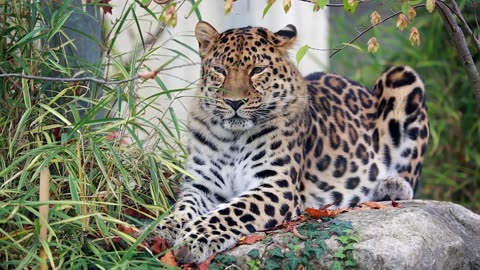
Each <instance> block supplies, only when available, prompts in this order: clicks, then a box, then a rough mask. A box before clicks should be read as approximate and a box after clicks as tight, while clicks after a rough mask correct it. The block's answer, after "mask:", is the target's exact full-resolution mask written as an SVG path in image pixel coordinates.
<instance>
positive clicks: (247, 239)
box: [238, 234, 265, 245]
mask: <svg viewBox="0 0 480 270" xmlns="http://www.w3.org/2000/svg"><path fill="white" fill-rule="evenodd" d="M263 238H265V236H263V235H258V234H254V235H250V236H247V237H245V238H243V239H241V240H240V241H239V242H238V244H239V245H252V244H255V243H256V242H258V241H262V240H263Z"/></svg>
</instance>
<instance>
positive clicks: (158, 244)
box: [151, 236, 168, 254]
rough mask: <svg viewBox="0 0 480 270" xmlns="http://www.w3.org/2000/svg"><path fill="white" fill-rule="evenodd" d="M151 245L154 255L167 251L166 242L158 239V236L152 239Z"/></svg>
mask: <svg viewBox="0 0 480 270" xmlns="http://www.w3.org/2000/svg"><path fill="white" fill-rule="evenodd" d="M151 245H152V251H153V253H154V254H160V253H162V252H164V251H165V250H167V249H168V243H167V240H165V239H163V238H160V237H158V236H157V237H155V238H154V239H153V241H152V243H151Z"/></svg>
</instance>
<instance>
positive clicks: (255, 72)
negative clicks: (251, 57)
mask: <svg viewBox="0 0 480 270" xmlns="http://www.w3.org/2000/svg"><path fill="white" fill-rule="evenodd" d="M264 70H265V67H254V68H253V69H252V71H251V72H250V76H253V75H255V74H259V73H262V71H264Z"/></svg>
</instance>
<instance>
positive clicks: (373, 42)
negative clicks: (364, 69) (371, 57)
mask: <svg viewBox="0 0 480 270" xmlns="http://www.w3.org/2000/svg"><path fill="white" fill-rule="evenodd" d="M367 46H368V51H369V52H371V53H376V52H377V51H378V48H379V47H380V45H379V44H378V41H377V38H375V37H372V38H371V39H369V40H368V42H367Z"/></svg>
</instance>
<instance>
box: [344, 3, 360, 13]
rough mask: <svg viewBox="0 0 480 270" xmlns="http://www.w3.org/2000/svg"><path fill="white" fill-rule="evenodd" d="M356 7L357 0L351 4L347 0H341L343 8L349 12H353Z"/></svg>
mask: <svg viewBox="0 0 480 270" xmlns="http://www.w3.org/2000/svg"><path fill="white" fill-rule="evenodd" d="M357 7H358V1H355V2H354V3H353V4H350V3H349V2H348V0H343V8H344V9H345V10H346V11H348V12H350V13H352V14H353V13H355V11H356V10H357Z"/></svg>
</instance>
